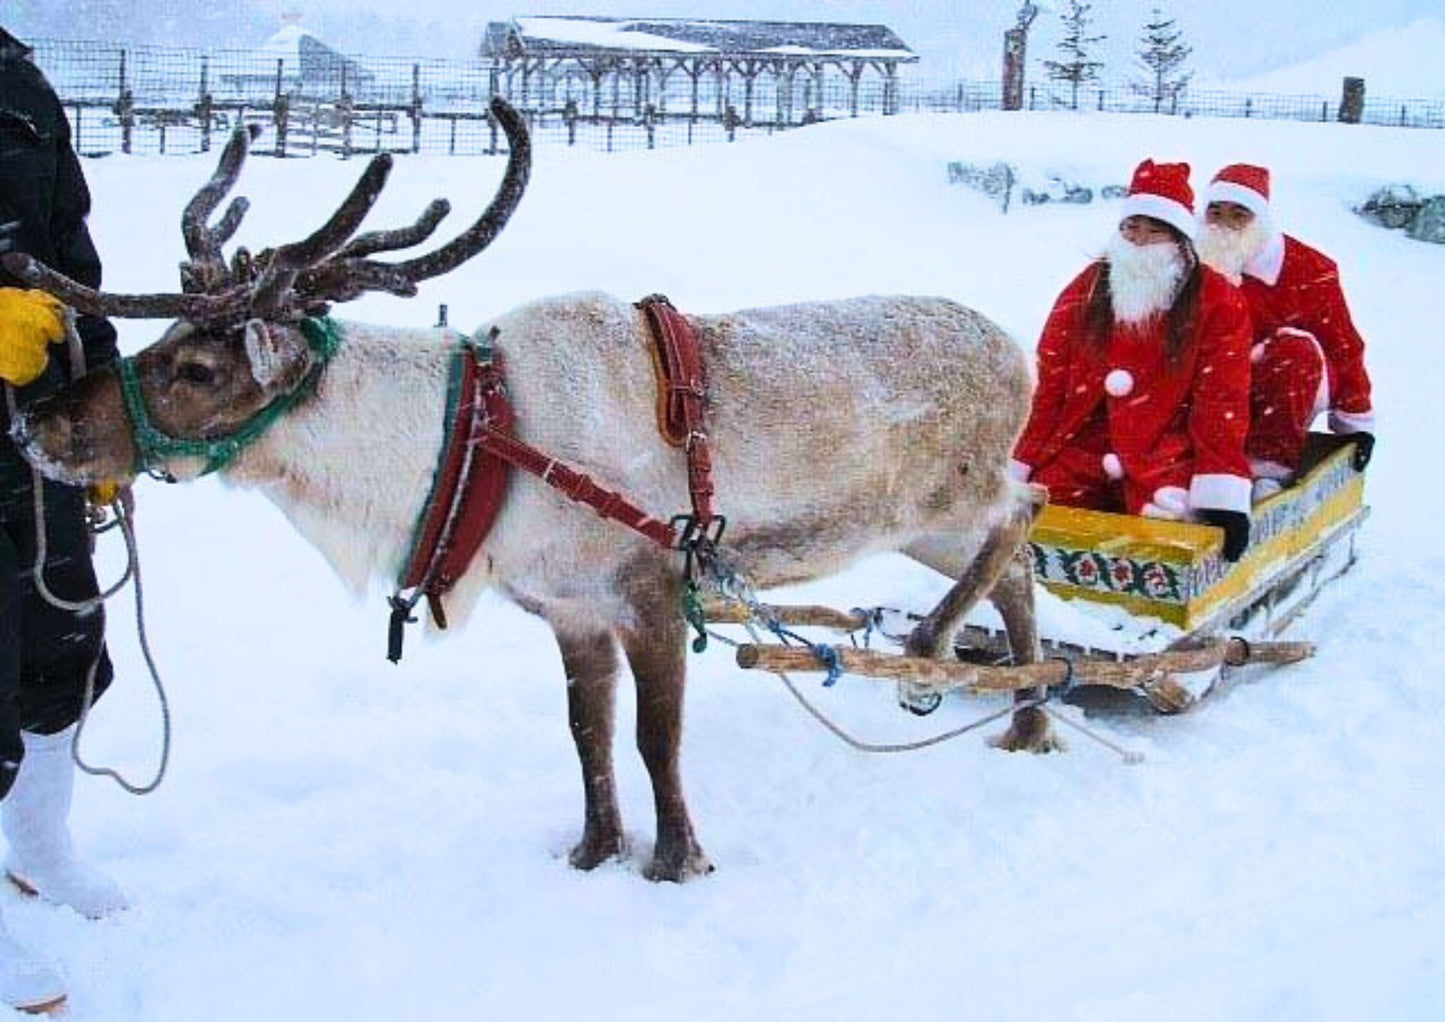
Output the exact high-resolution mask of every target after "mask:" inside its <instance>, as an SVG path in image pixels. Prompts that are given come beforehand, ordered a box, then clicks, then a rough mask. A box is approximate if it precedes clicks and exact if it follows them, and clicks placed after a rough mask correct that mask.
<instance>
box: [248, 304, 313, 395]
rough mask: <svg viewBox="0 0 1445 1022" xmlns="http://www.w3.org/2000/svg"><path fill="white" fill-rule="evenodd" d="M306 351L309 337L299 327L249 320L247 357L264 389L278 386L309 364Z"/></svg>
mask: <svg viewBox="0 0 1445 1022" xmlns="http://www.w3.org/2000/svg"><path fill="white" fill-rule="evenodd" d="M306 353H307V348H306V343H305V339H304V338H303V337H302V336H301V335H300V333H299V332H298V331H295V330H289V329H287V328H286V327H283V326H276V325H273V324H267V323H266V322H265V321H263V320H259V319H252V320H247V322H246V358H247V359H248V360H249V361H250V363H251V375H252V376H253V377H255V378H256V382H257V383H259V384H260V385H261V389H262V390H274V389H276V388H277V387H281V386H284V385H285V383H286V382H287V381H288V380H291V379H294V378H295V377H296V376H297V375H298V371H299V370H301V369H302V368H304V366H305V365H306Z"/></svg>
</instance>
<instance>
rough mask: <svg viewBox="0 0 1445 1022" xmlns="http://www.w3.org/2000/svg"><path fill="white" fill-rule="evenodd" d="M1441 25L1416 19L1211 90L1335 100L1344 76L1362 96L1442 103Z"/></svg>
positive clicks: (1444, 39) (1444, 48)
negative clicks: (1356, 81)
mask: <svg viewBox="0 0 1445 1022" xmlns="http://www.w3.org/2000/svg"><path fill="white" fill-rule="evenodd" d="M1442 59H1445V22H1442V21H1440V20H1439V19H1438V18H1421V19H1420V20H1418V21H1415V22H1412V23H1411V24H1409V25H1406V26H1404V27H1403V28H1391V29H1384V30H1381V31H1378V32H1372V33H1371V34H1369V35H1367V36H1364V37H1363V38H1361V39H1359V40H1357V41H1355V42H1353V43H1351V44H1350V45H1348V46H1342V47H1340V48H1339V49H1337V50H1331V51H1330V52H1328V53H1325V54H1323V55H1321V56H1318V57H1314V58H1312V59H1310V60H1306V61H1302V62H1300V63H1298V64H1291V65H1290V66H1288V67H1282V68H1279V69H1277V70H1274V71H1269V72H1267V73H1265V74H1261V75H1255V76H1253V77H1250V78H1244V79H1239V80H1236V81H1232V82H1229V83H1227V84H1222V85H1219V86H1217V87H1218V88H1221V89H1227V90H1229V91H1234V92H1272V93H1279V94H1287V95H1320V96H1338V94H1339V92H1340V83H1341V81H1342V80H1343V79H1344V78H1345V77H1346V76H1347V75H1349V76H1354V77H1360V78H1364V79H1365V91H1366V94H1367V95H1373V96H1388V97H1391V98H1394V99H1433V98H1441V99H1445V66H1442Z"/></svg>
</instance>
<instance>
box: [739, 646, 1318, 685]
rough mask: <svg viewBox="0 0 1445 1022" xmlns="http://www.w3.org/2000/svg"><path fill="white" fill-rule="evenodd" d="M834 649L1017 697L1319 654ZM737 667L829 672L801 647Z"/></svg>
mask: <svg viewBox="0 0 1445 1022" xmlns="http://www.w3.org/2000/svg"><path fill="white" fill-rule="evenodd" d="M832 649H833V652H834V654H835V655H836V656H837V658H838V664H839V666H840V667H841V668H842V669H843V671H844V672H846V673H848V674H857V675H861V676H863V677H867V678H884V679H889V680H892V681H908V682H912V683H914V684H918V685H924V686H928V687H931V688H937V689H939V690H940V691H948V690H950V689H955V688H961V689H964V690H966V691H969V692H1011V691H1017V690H1019V689H1025V688H1034V687H1036V686H1039V685H1058V684H1062V683H1063V682H1064V681H1066V680H1068V679H1069V676H1070V671H1071V670H1072V672H1073V681H1074V682H1075V683H1076V684H1080V685H1104V686H1107V687H1110V688H1123V689H1131V688H1135V687H1137V686H1139V685H1143V684H1147V683H1148V682H1151V681H1157V680H1159V679H1161V678H1164V677H1166V676H1168V675H1170V674H1175V673H1179V672H1188V671H1203V670H1208V669H1209V668H1212V667H1218V666H1219V665H1220V664H1224V663H1228V664H1230V665H1240V664H1245V663H1275V664H1286V663H1295V662H1297V661H1299V660H1303V659H1304V658H1306V657H1308V656H1312V655H1313V654H1314V646H1313V645H1311V644H1310V643H1307V642H1258V643H1244V642H1241V641H1240V640H1238V639H1214V640H1212V641H1210V642H1207V643H1204V644H1203V645H1201V646H1199V647H1198V648H1196V649H1187V650H1171V651H1168V652H1164V653H1151V654H1146V655H1144V656H1140V657H1137V658H1135V659H1133V660H1120V661H1113V660H1083V659H1081V660H1077V661H1074V662H1073V663H1072V664H1070V663H1069V662H1067V661H1064V660H1062V659H1051V660H1044V661H1042V662H1040V663H1036V664H1018V665H1015V666H1012V667H989V666H986V665H980V664H969V663H964V662H963V661H958V660H932V659H928V658H925V657H909V656H898V655H894V654H890V653H877V652H874V651H872V650H866V649H853V648H852V647H849V646H833V647H832ZM737 664H738V666H739V667H747V668H757V669H760V670H765V671H772V672H774V673H782V672H787V671H800V672H808V671H813V672H818V673H821V672H824V671H826V670H827V669H828V668H827V666H826V665H824V664H823V663H822V662H821V661H820V660H819V659H818V657H817V656H816V655H815V654H814V653H813V651H812V650H811V649H808V648H806V647H802V646H756V645H743V646H739V647H738V651H737Z"/></svg>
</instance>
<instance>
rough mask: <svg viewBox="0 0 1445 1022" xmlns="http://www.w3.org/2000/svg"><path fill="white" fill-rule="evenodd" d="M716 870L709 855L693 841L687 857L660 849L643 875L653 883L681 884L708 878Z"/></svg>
mask: <svg viewBox="0 0 1445 1022" xmlns="http://www.w3.org/2000/svg"><path fill="white" fill-rule="evenodd" d="M715 868H716V867H714V866H713V864H712V862H711V860H709V859H708V857H707V853H706V852H704V851H703V850H702V848H701V847H699V845H698V844H697V842H696V841H693V842H691V843H690V844H689V846H688V848H687V854H686V855H676V854H673V853H672V852H670V851H667V850H664V849H661V848H659V849H658V851H657V854H656V855H654V856H653V857H652V862H651V863H650V864H649V865H648V867H647V868H646V869H645V870H643V871H642V875H643V876H645V877H647V879H649V880H652V881H661V880H666V881H669V882H671V883H674V884H680V883H682V882H683V881H685V880H690V879H692V878H693V877H700V876H706V875H707V874H708V873H711V872H712V871H713V869H715Z"/></svg>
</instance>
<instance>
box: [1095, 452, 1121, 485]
mask: <svg viewBox="0 0 1445 1022" xmlns="http://www.w3.org/2000/svg"><path fill="white" fill-rule="evenodd" d="M1099 463H1100V466H1101V467H1102V468H1103V469H1104V474H1105V475H1106V476H1108V477H1109V478H1110V479H1123V478H1124V463H1123V462H1122V461H1120V460H1119V456H1118V455H1117V454H1115V453H1114V452H1113V451H1110V452H1109V453H1108V454H1106V455H1104V457H1103V458H1101V459H1100V462H1099Z"/></svg>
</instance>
